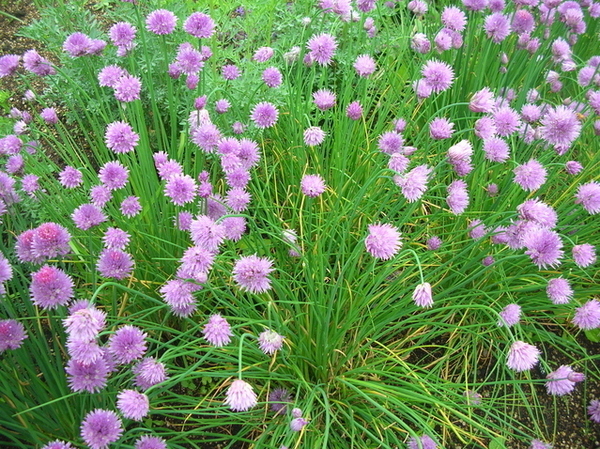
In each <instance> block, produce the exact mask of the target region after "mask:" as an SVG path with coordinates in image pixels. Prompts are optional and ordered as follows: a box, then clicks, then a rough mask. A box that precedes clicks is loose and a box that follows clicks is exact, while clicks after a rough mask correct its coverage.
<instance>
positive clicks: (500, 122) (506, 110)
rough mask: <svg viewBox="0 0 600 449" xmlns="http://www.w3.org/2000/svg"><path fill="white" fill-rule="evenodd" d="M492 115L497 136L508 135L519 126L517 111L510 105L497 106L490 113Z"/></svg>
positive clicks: (519, 120)
mask: <svg viewBox="0 0 600 449" xmlns="http://www.w3.org/2000/svg"><path fill="white" fill-rule="evenodd" d="M492 116H493V118H494V124H495V125H496V133H497V134H498V135H499V136H502V137H506V136H510V135H511V134H513V133H514V132H515V131H517V130H518V129H519V127H520V126H521V119H520V117H519V113H518V112H517V111H515V110H514V109H512V108H511V107H510V106H501V107H499V108H498V109H496V110H495V111H494V112H493V113H492Z"/></svg>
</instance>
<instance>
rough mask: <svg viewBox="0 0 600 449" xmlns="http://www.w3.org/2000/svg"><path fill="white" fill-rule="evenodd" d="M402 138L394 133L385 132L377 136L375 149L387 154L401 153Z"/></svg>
mask: <svg viewBox="0 0 600 449" xmlns="http://www.w3.org/2000/svg"><path fill="white" fill-rule="evenodd" d="M403 145H404V137H403V136H402V134H400V133H398V132H396V131H387V132H384V133H383V134H381V135H380V136H379V139H378V140H377V148H379V149H380V150H381V151H382V152H384V153H387V154H390V155H391V154H394V153H401V151H402V146H403Z"/></svg>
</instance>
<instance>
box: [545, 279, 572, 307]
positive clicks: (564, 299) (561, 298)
mask: <svg viewBox="0 0 600 449" xmlns="http://www.w3.org/2000/svg"><path fill="white" fill-rule="evenodd" d="M546 294H547V295H548V298H550V301H552V302H553V303H554V304H567V303H568V302H569V301H570V300H571V298H572V297H573V289H572V288H571V285H570V284H569V281H567V280H566V279H564V278H562V277H558V278H554V279H550V280H549V281H548V285H547V286H546Z"/></svg>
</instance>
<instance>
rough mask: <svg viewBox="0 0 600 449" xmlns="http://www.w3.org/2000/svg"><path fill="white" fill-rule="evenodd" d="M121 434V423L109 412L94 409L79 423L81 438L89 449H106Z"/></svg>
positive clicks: (114, 414) (113, 413)
mask: <svg viewBox="0 0 600 449" xmlns="http://www.w3.org/2000/svg"><path fill="white" fill-rule="evenodd" d="M122 433H123V423H122V422H121V420H120V419H119V417H118V416H117V414H116V413H115V412H113V411H110V410H102V409H96V410H94V411H92V412H89V413H88V414H87V415H86V416H85V418H84V420H83V422H82V423H81V437H82V438H83V441H84V442H85V444H87V445H88V446H89V447H90V449H106V448H107V447H108V446H109V444H111V443H114V442H115V441H117V440H118V439H119V438H120V437H121V434H122Z"/></svg>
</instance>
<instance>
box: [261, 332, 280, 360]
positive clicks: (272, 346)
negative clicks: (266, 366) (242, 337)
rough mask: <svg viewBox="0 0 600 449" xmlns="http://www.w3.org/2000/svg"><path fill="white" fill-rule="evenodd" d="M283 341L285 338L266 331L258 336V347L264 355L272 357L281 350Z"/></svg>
mask: <svg viewBox="0 0 600 449" xmlns="http://www.w3.org/2000/svg"><path fill="white" fill-rule="evenodd" d="M284 339H285V337H284V336H283V335H279V334H278V333H277V332H275V331H273V330H271V329H267V330H265V331H263V332H261V333H260V335H259V336H258V346H259V347H260V350H261V351H262V352H264V353H265V354H267V355H273V354H275V352H276V351H279V350H280V349H281V347H282V346H283V340H284Z"/></svg>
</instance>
